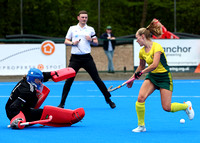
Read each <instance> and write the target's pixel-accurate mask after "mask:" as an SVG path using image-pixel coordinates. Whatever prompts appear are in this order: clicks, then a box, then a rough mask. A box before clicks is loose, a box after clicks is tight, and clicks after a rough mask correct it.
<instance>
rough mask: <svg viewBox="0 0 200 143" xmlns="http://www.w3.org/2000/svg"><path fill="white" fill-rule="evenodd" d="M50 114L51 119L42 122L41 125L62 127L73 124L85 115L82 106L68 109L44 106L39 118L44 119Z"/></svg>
mask: <svg viewBox="0 0 200 143" xmlns="http://www.w3.org/2000/svg"><path fill="white" fill-rule="evenodd" d="M50 115H52V116H53V119H52V121H51V122H49V123H44V124H42V125H47V126H54V127H64V126H71V125H72V124H75V123H77V122H79V121H80V120H82V118H83V117H84V116H85V111H84V109H83V108H78V109H75V110H70V109H63V108H58V107H53V106H44V109H43V113H42V116H41V119H40V120H43V119H46V118H47V117H48V116H50Z"/></svg>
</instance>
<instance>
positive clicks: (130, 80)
mask: <svg viewBox="0 0 200 143" xmlns="http://www.w3.org/2000/svg"><path fill="white" fill-rule="evenodd" d="M134 80H135V77H133V78H130V79H129V80H127V81H125V82H124V83H122V84H121V85H119V86H117V87H115V88H112V87H113V86H110V87H109V88H108V92H112V91H114V90H117V89H119V88H121V87H122V86H124V85H126V84H127V83H129V82H132V81H134Z"/></svg>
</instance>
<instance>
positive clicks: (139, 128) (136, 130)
mask: <svg viewBox="0 0 200 143" xmlns="http://www.w3.org/2000/svg"><path fill="white" fill-rule="evenodd" d="M132 132H136V133H138V132H146V128H145V126H138V127H137V128H135V129H133V130H132Z"/></svg>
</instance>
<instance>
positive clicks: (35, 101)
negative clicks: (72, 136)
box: [5, 68, 85, 129]
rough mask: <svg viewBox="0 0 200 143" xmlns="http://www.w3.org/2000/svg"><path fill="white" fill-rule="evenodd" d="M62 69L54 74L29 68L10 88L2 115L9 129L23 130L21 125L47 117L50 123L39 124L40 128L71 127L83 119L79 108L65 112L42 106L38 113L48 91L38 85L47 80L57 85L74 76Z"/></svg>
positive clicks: (82, 110) (72, 72)
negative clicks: (8, 123)
mask: <svg viewBox="0 0 200 143" xmlns="http://www.w3.org/2000/svg"><path fill="white" fill-rule="evenodd" d="M66 69H68V68H65V69H63V70H58V71H57V72H55V71H52V72H41V71H40V70H39V69H36V68H31V69H30V70H29V71H28V74H27V75H26V76H25V77H23V79H22V80H21V81H19V82H18V83H17V85H16V86H15V87H14V89H13V90H12V92H11V95H10V97H9V99H8V101H7V103H6V107H5V108H6V114H7V117H8V118H9V120H10V127H11V128H13V129H23V128H24V127H25V126H24V125H20V124H21V123H24V122H32V121H42V120H45V119H48V118H49V116H52V117H53V118H52V120H51V121H49V122H47V123H41V124H42V125H47V126H56V127H63V126H71V125H72V124H74V123H77V122H79V121H80V120H81V119H82V118H83V117H84V115H85V112H84V109H83V108H78V109H75V110H69V109H62V108H58V107H53V106H44V108H43V109H39V107H40V106H41V104H42V103H43V102H44V100H45V99H46V97H47V95H48V93H49V91H50V90H49V89H48V88H47V87H46V86H44V85H43V84H42V82H47V81H48V80H49V79H52V80H55V81H60V80H64V79H66V78H70V77H73V76H75V71H74V70H73V69H72V68H70V70H66ZM66 71H67V72H66ZM39 123H40V122H39Z"/></svg>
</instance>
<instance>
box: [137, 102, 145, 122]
mask: <svg viewBox="0 0 200 143" xmlns="http://www.w3.org/2000/svg"><path fill="white" fill-rule="evenodd" d="M144 104H145V102H143V103H140V102H138V101H137V102H136V103H135V108H136V112H137V117H138V126H144V115H145V105H144Z"/></svg>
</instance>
